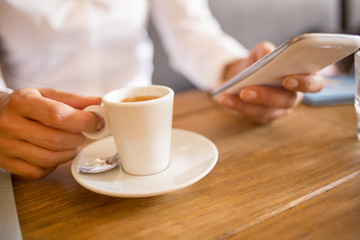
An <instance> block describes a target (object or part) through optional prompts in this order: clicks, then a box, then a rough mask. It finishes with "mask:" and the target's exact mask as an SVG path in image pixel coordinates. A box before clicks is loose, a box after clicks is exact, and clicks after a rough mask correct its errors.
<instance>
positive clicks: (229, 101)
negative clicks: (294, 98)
mask: <svg viewBox="0 0 360 240" xmlns="http://www.w3.org/2000/svg"><path fill="white" fill-rule="evenodd" d="M219 103H220V104H221V105H222V106H224V107H226V108H229V109H231V110H233V111H236V112H238V113H240V114H242V115H244V116H246V117H247V118H249V119H251V120H252V121H254V122H257V123H268V122H271V121H273V120H274V119H277V118H279V117H282V116H285V115H287V114H289V113H291V112H292V111H293V108H288V109H280V108H270V107H265V106H261V105H257V104H251V103H246V102H243V101H241V100H240V99H239V98H238V97H237V96H234V95H230V94H224V95H222V96H221V97H220V99H219Z"/></svg>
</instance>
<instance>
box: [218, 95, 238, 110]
mask: <svg viewBox="0 0 360 240" xmlns="http://www.w3.org/2000/svg"><path fill="white" fill-rule="evenodd" d="M219 102H220V103H221V105H223V106H225V107H229V108H231V107H234V106H235V101H234V100H233V99H232V98H231V97H226V96H222V97H221V98H220V100H219Z"/></svg>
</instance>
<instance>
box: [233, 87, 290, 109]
mask: <svg viewBox="0 0 360 240" xmlns="http://www.w3.org/2000/svg"><path fill="white" fill-rule="evenodd" d="M239 96H240V99H241V100H242V101H244V102H247V103H252V104H258V105H262V106H266V107H272V108H284V109H285V108H292V107H294V106H295V105H296V103H297V101H296V100H297V94H296V92H292V91H288V90H285V89H282V88H276V87H263V86H249V87H246V88H243V89H242V90H241V91H240V94H239Z"/></svg>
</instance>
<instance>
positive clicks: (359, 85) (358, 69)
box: [354, 50, 360, 141]
mask: <svg viewBox="0 0 360 240" xmlns="http://www.w3.org/2000/svg"><path fill="white" fill-rule="evenodd" d="M354 63H355V87H356V96H355V110H356V115H357V126H358V133H357V137H358V140H359V141H360V50H359V51H357V52H356V53H355V61H354Z"/></svg>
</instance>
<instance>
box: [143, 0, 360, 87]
mask: <svg viewBox="0 0 360 240" xmlns="http://www.w3.org/2000/svg"><path fill="white" fill-rule="evenodd" d="M209 5H210V8H211V10H212V13H213V15H214V16H215V17H216V18H217V20H218V21H219V23H220V25H221V27H222V28H223V30H224V31H225V32H226V33H228V34H230V35H231V36H233V37H234V38H235V39H237V40H238V41H239V42H241V43H242V44H243V45H244V46H245V47H247V48H251V47H253V46H254V45H256V44H257V43H259V42H262V41H270V42H273V43H274V44H275V45H276V46H278V45H280V44H281V43H283V42H285V41H287V40H288V39H289V38H292V37H295V36H297V35H299V34H302V33H307V32H329V33H330V32H331V33H351V34H359V32H360V0H286V1H284V0H270V1H269V0H255V1H254V0H209ZM149 35H150V37H151V38H152V40H153V41H154V47H155V56H154V65H155V70H154V74H153V82H154V84H162V85H167V86H169V87H171V88H173V89H174V90H175V91H183V90H187V89H191V88H194V86H193V85H192V84H191V83H190V82H189V81H188V80H187V79H185V78H184V77H183V76H181V75H180V74H177V73H175V72H174V71H172V70H171V68H170V67H169V65H168V60H167V56H166V53H165V52H164V50H163V48H162V46H161V42H160V40H159V36H158V34H157V32H156V29H155V28H154V26H153V25H152V24H150V26H149Z"/></svg>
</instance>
